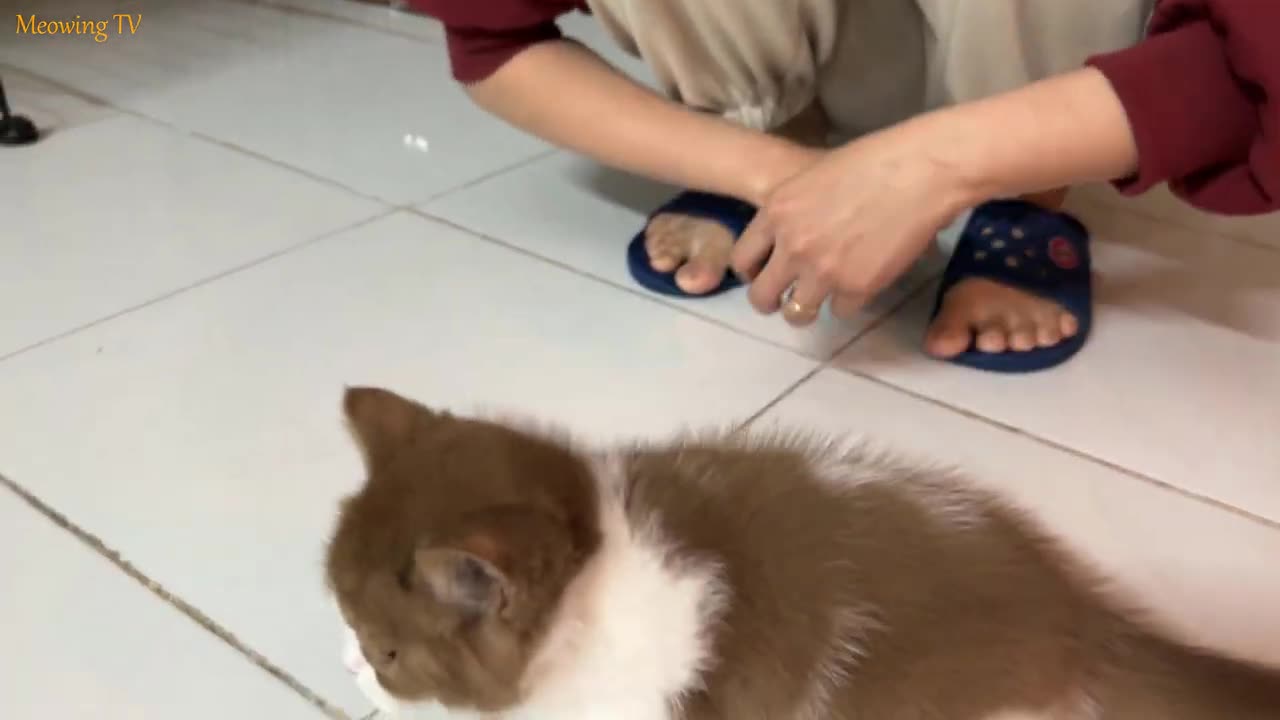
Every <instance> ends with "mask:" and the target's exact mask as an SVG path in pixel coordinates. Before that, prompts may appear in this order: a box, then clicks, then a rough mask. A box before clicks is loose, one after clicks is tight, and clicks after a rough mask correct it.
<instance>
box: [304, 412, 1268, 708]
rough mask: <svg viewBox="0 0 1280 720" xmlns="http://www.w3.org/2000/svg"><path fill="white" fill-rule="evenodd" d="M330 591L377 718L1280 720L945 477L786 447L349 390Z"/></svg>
mask: <svg viewBox="0 0 1280 720" xmlns="http://www.w3.org/2000/svg"><path fill="white" fill-rule="evenodd" d="M346 410H347V415H348V417H349V419H350V421H351V425H352V427H353V430H354V432H355V435H356V437H357V439H358V441H359V443H360V445H361V447H362V449H363V450H364V452H365V458H366V463H367V465H368V469H369V479H368V481H367V483H366V485H365V487H364V489H363V490H362V491H361V492H360V493H358V494H357V495H355V496H353V498H351V499H349V500H348V501H347V502H346V503H345V504H344V507H343V511H342V515H341V517H340V519H339V523H338V527H337V530H336V532H335V534H334V537H333V540H332V542H331V545H330V552H329V559H328V576H329V582H330V586H331V587H332V589H333V591H334V593H335V597H336V599H337V601H338V604H339V606H340V608H341V609H342V612H343V615H344V618H345V619H346V621H347V623H348V625H349V627H350V628H351V631H350V632H351V635H352V637H353V639H354V641H355V642H354V644H353V651H352V658H351V662H350V665H351V666H352V669H353V670H354V671H355V672H357V674H358V676H359V678H360V680H359V681H360V683H361V686H362V688H364V689H365V691H366V693H367V694H369V695H370V697H371V698H372V699H374V701H375V702H376V703H377V704H378V705H379V707H380V708H382V709H384V710H388V711H393V712H394V711H395V710H396V709H397V708H400V707H405V706H410V707H412V706H416V705H419V704H431V703H438V704H440V705H442V706H444V707H446V708H448V709H449V712H450V716H457V717H464V718H466V717H476V718H504V719H517V718H518V719H520V720H524V719H525V718H528V719H529V720H535V719H536V720H548V719H554V720H558V719H560V718H564V719H565V720H572V719H574V718H586V719H595V718H601V719H602V720H603V719H606V718H607V719H616V720H660V719H666V718H672V719H683V720H711V719H713V718H716V719H732V720H739V719H742V720H755V719H759V720H775V719H777V720H811V719H812V720H818V719H820V718H822V719H826V718H830V719H832V720H1211V719H1213V720H1217V719H1220V718H1221V719H1224V720H1225V719H1228V718H1230V719H1232V720H1280V674H1277V673H1276V672H1273V671H1271V670H1268V669H1264V668H1260V667H1255V666H1252V665H1249V664H1246V663H1243V662H1237V661H1234V660H1230V659H1226V658H1222V657H1217V656H1214V655H1212V654H1209V653H1205V652H1200V651H1197V650H1195V649H1192V648H1190V647H1186V646H1184V645H1181V644H1179V643H1177V642H1174V641H1173V640H1170V639H1165V638H1164V637H1163V636H1162V635H1161V634H1160V633H1159V632H1158V631H1157V630H1156V629H1155V628H1154V626H1152V625H1148V624H1147V623H1145V621H1143V620H1142V619H1141V618H1140V617H1139V615H1138V614H1137V613H1135V612H1133V611H1132V610H1130V609H1128V608H1124V607H1122V606H1120V605H1119V604H1117V603H1116V602H1115V601H1113V600H1112V599H1111V598H1110V597H1108V596H1107V595H1105V594H1104V593H1103V592H1102V591H1101V590H1100V589H1099V588H1100V587H1101V585H1100V583H1099V582H1098V581H1097V580H1096V579H1094V578H1093V577H1091V576H1090V575H1089V574H1088V572H1087V571H1085V570H1084V569H1083V568H1081V567H1079V566H1078V565H1077V563H1076V562H1075V561H1074V560H1073V559H1072V558H1071V557H1069V556H1068V555H1067V554H1066V553H1065V552H1063V551H1062V550H1061V549H1060V548H1059V547H1058V545H1057V544H1056V543H1055V542H1054V541H1053V540H1051V539H1050V538H1049V537H1048V536H1047V535H1045V534H1044V533H1042V532H1041V531H1040V530H1039V529H1038V528H1037V527H1036V526H1035V524H1034V523H1033V522H1031V521H1030V520H1029V519H1028V518H1026V517H1024V516H1023V515H1022V514H1021V513H1019V512H1018V511H1017V510H1016V509H1014V508H1013V507H1011V506H1009V505H1007V504H1005V503H1004V502H1002V501H1001V500H999V499H998V498H997V497H995V496H993V495H991V494H989V493H987V492H984V491H982V490H980V489H978V488H976V487H975V486H974V485H972V484H970V483H967V482H965V481H964V480H963V479H960V478H957V477H954V476H951V475H949V474H948V473H945V472H941V471H937V470H932V469H920V468H911V467H907V466H900V465H897V464H894V463H892V462H889V461H887V460H884V459H882V458H878V457H876V456H873V455H870V454H868V453H865V452H862V451H859V450H848V449H841V448H839V447H836V446H833V445H830V444H825V443H821V442H813V441H805V440H801V439H797V438H783V437H771V438H765V437H750V436H739V435H722V436H708V437H706V438H703V439H699V438H689V439H685V440H681V441H679V442H675V443H672V444H670V445H667V446H661V447H649V448H645V447H640V448H621V449H616V450H612V451H604V452H591V451H580V450H577V449H575V448H574V447H573V445H572V444H571V443H568V442H566V441H564V440H561V439H557V438H555V437H554V436H551V435H548V434H545V433H540V432H531V431H527V430H520V429H516V428H514V427H510V426H507V425H503V424H497V423H488V422H481V421H476V420H464V419H458V418H453V417H450V416H448V415H444V414H438V413H434V412H431V411H429V410H427V409H426V408H423V407H421V406H419V405H417V404H415V403H413V402H411V401H409V400H406V399H404V398H401V397H399V396H396V395H394V394H392V393H388V392H386V391H381V390H370V389H356V390H351V391H348V394H347V398H346Z"/></svg>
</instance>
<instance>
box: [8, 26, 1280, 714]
mask: <svg viewBox="0 0 1280 720" xmlns="http://www.w3.org/2000/svg"><path fill="white" fill-rule="evenodd" d="M26 5H27V3H24V2H16V1H15V0H0V11H3V12H2V13H0V14H7V13H11V12H16V11H22V10H23V9H24V7H25V6H26ZM43 5H44V6H48V7H55V6H56V7H57V9H58V12H59V13H63V14H69V15H72V16H73V15H74V14H75V13H77V12H79V13H82V14H86V15H91V14H93V13H95V12H98V9H99V8H100V7H101V6H100V5H99V4H95V3H93V2H91V1H90V0H79V1H78V2H71V1H68V2H50V3H44V4H43ZM45 12H52V10H46V11H45ZM112 12H141V13H142V14H143V17H144V20H143V23H144V24H143V26H142V27H141V29H140V31H139V33H138V34H137V35H135V36H133V37H113V38H111V39H110V40H109V41H108V42H107V43H104V44H101V45H98V44H94V43H93V42H91V41H89V40H88V39H85V38H69V39H67V38H64V39H49V38H27V37H21V36H17V37H8V38H6V39H5V40H4V42H3V43H2V44H0V73H2V74H3V77H4V80H5V82H6V85H7V87H8V89H9V94H10V97H11V101H12V102H13V104H14V105H15V106H16V107H17V108H18V109H20V110H21V111H23V112H25V113H28V114H30V115H31V116H33V117H34V118H35V119H36V120H37V121H38V122H39V123H40V124H41V125H42V126H43V127H44V128H45V129H46V130H48V131H49V135H48V137H47V138H46V139H45V140H44V141H42V142H41V143H39V144H38V145H36V146H34V147H31V148H26V149H7V148H6V149H0V186H2V189H3V192H0V223H3V225H2V227H3V228H4V231H3V233H0V252H3V258H4V262H3V264H0V304H2V306H3V307H4V308H5V311H4V312H0V473H3V476H4V477H5V478H7V479H8V481H10V482H12V483H14V484H15V486H14V487H8V486H7V485H6V486H0V527H3V528H4V530H3V539H4V541H5V542H3V543H0V563H2V565H0V573H2V576H3V577H4V578H5V580H4V582H3V588H4V590H3V591H0V617H3V618H4V620H3V623H4V625H3V626H2V628H0V629H2V631H3V635H2V636H0V637H2V638H3V640H4V641H5V643H4V645H5V646H6V655H7V656H10V657H22V658H24V660H25V662H24V663H22V664H21V665H20V666H19V670H18V672H17V674H16V675H15V674H14V673H13V671H12V670H8V671H6V672H5V673H4V674H5V680H4V681H2V682H0V687H4V688H5V690H4V691H3V692H0V717H5V718H32V717H57V718H64V717H66V718H73V717H95V718H96V717H111V718H117V717H119V718H161V717H164V718H169V717H173V716H174V715H175V714H177V713H183V714H184V715H187V716H196V717H203V716H208V717H219V718H223V717H240V718H248V717H263V718H281V717H295V716H296V717H323V716H324V713H323V711H322V710H321V709H320V707H318V706H319V705H327V706H328V707H329V708H330V709H331V714H334V716H343V715H345V716H347V717H352V718H358V717H362V716H363V715H365V714H367V712H368V710H369V708H368V705H367V704H366V703H365V702H364V701H363V700H362V699H361V698H360V697H359V695H358V694H357V693H356V692H355V690H354V688H353V687H352V685H351V683H350V682H349V681H348V679H347V678H346V677H345V674H344V672H343V671H342V669H341V667H340V664H339V662H338V654H337V632H336V627H335V618H334V616H333V614H332V611H331V610H330V608H329V606H328V603H327V600H326V597H325V595H324V592H323V586H322V579H321V576H320V572H319V564H318V562H319V552H320V550H321V547H322V543H323V541H324V539H325V534H326V532H327V530H328V527H329V523H330V521H331V519H332V515H333V510H334V503H335V501H336V500H337V498H338V497H340V496H341V495H342V494H344V493H345V492H348V491H350V490H351V489H352V488H353V487H354V485H355V483H356V482H358V473H357V462H356V458H355V456H354V454H353V452H352V449H351V447H350V446H349V443H348V441H347V439H346V437H345V435H344V433H343V431H342V428H341V426H340V425H339V422H338V412H337V410H338V409H337V401H338V397H339V393H340V391H341V388H342V386H343V385H344V384H346V383H380V384H385V385H388V386H392V387H395V388H397V389H400V390H403V391H405V392H408V393H410V394H413V395H416V396H418V397H421V398H422V399H424V400H427V401H430V402H432V403H435V404H438V405H444V406H449V407H454V408H458V409H462V410H465V409H467V408H471V407H477V406H491V407H492V406H500V407H508V408H513V409H516V410H523V411H528V412H532V413H536V414H537V415H539V416H542V417H545V418H547V419H550V420H554V421H558V422H562V423H567V424H569V425H570V426H572V427H574V428H575V429H578V430H580V431H583V432H586V433H590V434H592V435H594V436H597V437H601V438H607V437H621V436H632V435H642V436H656V435H663V434H667V433H669V432H671V431H674V430H677V429H679V428H680V427H683V426H704V425H721V424H729V423H735V422H741V421H743V420H746V419H748V418H751V417H753V416H756V415H758V414H760V413H762V412H763V417H761V418H760V419H759V420H758V422H762V423H786V424H790V425H799V426H803V427H806V428H811V429H817V430H825V431H830V432H836V433H853V434H858V435H865V436H866V437H868V438H870V439H871V440H873V441H875V442H877V443H879V444H882V445H886V446H889V447H892V448H898V449H900V450H901V451H903V452H908V453H912V454H914V455H918V456H920V457H922V458H925V459H928V460H930V461H934V462H944V463H948V464H955V465H960V466H962V467H964V468H967V469H968V470H969V471H970V473H971V474H972V475H973V476H975V477H976V478H978V479H979V480H980V481H982V482H985V483H989V484H991V485H993V486H995V487H998V488H1001V489H1002V490H1003V491H1005V492H1007V493H1009V494H1010V495H1011V496H1012V497H1013V498H1015V499H1016V500H1018V501H1020V502H1022V503H1024V504H1026V505H1027V506H1028V507H1030V508H1031V509H1033V510H1034V511H1035V512H1037V513H1039V514H1040V515H1041V516H1042V517H1043V518H1044V519H1045V521H1046V522H1047V523H1048V524H1049V525H1050V526H1051V527H1052V528H1053V529H1055V530H1056V531H1057V532H1059V533H1061V534H1062V535H1063V536H1064V537H1066V538H1068V539H1069V541H1070V542H1071V543H1072V544H1073V545H1074V546H1075V547H1076V548H1077V549H1078V550H1079V552H1081V553H1083V554H1084V555H1085V556H1087V557H1089V558H1090V559H1092V560H1094V561H1095V562H1097V563H1098V564H1099V565H1101V566H1102V567H1103V568H1105V569H1106V570H1107V571H1108V572H1110V573H1111V574H1113V575H1114V576H1115V577H1116V578H1117V580H1118V581H1119V582H1120V583H1121V584H1122V585H1124V586H1125V587H1127V588H1128V589H1129V590H1130V591H1131V592H1132V593H1134V594H1135V595H1137V596H1138V597H1139V598H1140V599H1142V600H1143V601H1144V602H1146V603H1147V604H1149V605H1151V606H1153V607H1154V608H1155V609H1156V610H1157V611H1158V612H1159V613H1160V614H1161V615H1162V616H1163V617H1164V618H1166V619H1167V620H1168V621H1169V622H1170V623H1172V624H1173V625H1174V626H1175V627H1176V628H1178V629H1179V630H1181V631H1183V632H1185V633H1187V634H1188V635H1191V636H1193V637H1195V638H1196V639H1199V640H1201V641H1204V642H1208V643H1210V644H1213V645H1216V646H1220V647H1222V648H1224V649H1227V650H1230V651H1234V652H1237V653H1240V654H1243V655H1247V656H1250V657H1254V658H1258V659H1262V660H1267V661H1274V662H1280V443H1277V442H1275V441H1273V440H1272V436H1273V435H1274V434H1275V433H1277V432H1280V239H1278V238H1280V219H1277V218H1269V219H1267V218H1264V219H1259V220H1251V221H1239V220H1233V221H1223V220H1217V219H1213V218H1208V217H1206V216H1203V215H1199V214H1197V213H1195V212H1193V211H1189V210H1187V209H1185V208H1181V207H1178V206H1177V205H1176V203H1173V202H1171V201H1170V199H1169V198H1167V197H1165V196H1163V195H1161V194H1155V195H1153V197H1152V198H1151V199H1150V200H1145V201H1142V202H1136V203H1135V202H1132V201H1121V200H1119V199H1117V198H1115V197H1113V196H1112V195H1111V194H1110V193H1109V191H1107V190H1105V189H1090V190H1088V191H1086V192H1082V193H1079V194H1078V196H1077V197H1076V198H1075V199H1074V200H1073V203H1074V208H1075V209H1076V211H1077V212H1078V213H1079V214H1080V215H1081V216H1082V217H1083V218H1085V219H1086V221H1087V222H1088V223H1089V225H1090V226H1091V227H1092V228H1093V229H1094V231H1095V234H1096V236H1097V239H1098V251H1097V254H1098V257H1099V265H1100V268H1099V269H1100V271H1101V273H1102V278H1101V286H1100V293H1099V296H1100V297H1099V322H1098V328H1097V334H1096V336H1095V337H1094V338H1093V339H1092V341H1091V343H1090V344H1089V346H1088V348H1087V350H1086V352H1085V353H1084V354H1082V355H1081V356H1080V357H1079V358H1078V360H1076V361H1075V362H1072V363H1070V364H1069V365H1067V366H1065V367H1064V368H1062V369H1060V370H1058V371H1054V372H1051V373H1047V374H1044V375H1039V376H1033V377H1027V378H1009V377H992V376H986V375H982V374H978V373H974V372H968V371H964V370H961V369H958V368H954V367H951V366H948V365H942V364H938V363H934V362H930V361H928V360H925V359H923V358H922V357H920V356H919V354H918V353H917V352H916V343H917V341H918V338H919V335H920V332H921V325H920V323H921V313H922V312H923V311H924V310H926V309H927V303H928V301H929V299H930V294H931V292H932V288H931V287H930V282H931V275H930V274H931V273H933V272H936V267H933V266H928V267H924V268H921V270H920V271H919V272H918V273H917V274H916V275H915V276H913V278H912V279H911V280H909V281H908V282H906V283H904V284H903V286H902V287H900V288H898V289H897V290H895V291H894V293H892V294H891V295H890V296H889V297H887V298H885V299H884V300H883V301H882V302H881V303H879V304H877V305H876V306H875V307H874V308H873V309H872V310H870V311H869V312H868V313H867V314H866V315H865V317H864V318H862V319H860V320H859V321H857V322H854V323H851V324H840V323H837V322H835V321H834V320H831V319H829V318H828V319H826V321H825V322H824V323H823V324H822V325H821V326H820V327H819V328H818V329H816V330H810V331H804V332H798V331H794V330H791V329H789V328H787V327H786V326H785V325H783V324H782V323H781V322H780V321H778V320H776V319H763V318H759V317H756V316H754V315H753V314H752V313H751V312H750V311H749V310H748V308H747V307H746V305H745V302H744V300H743V298H742V297H741V296H740V294H734V295H731V296H727V297H723V298H720V299H716V300H710V301H702V302H672V301H668V300H664V299H658V298H655V297H652V296H649V295H646V294H644V293H643V292H640V291H638V290H637V289H636V288H634V287H632V286H631V284H630V283H629V281H628V278H627V276H626V274H625V270H624V265H623V257H622V248H623V246H624V244H625V243H626V242H627V240H628V239H629V237H630V235H631V234H632V233H633V232H634V231H635V229H636V228H637V227H638V225H639V223H640V222H641V219H642V217H643V215H644V213H645V212H646V211H647V210H648V209H649V208H650V207H652V206H653V205H654V204H655V203H657V202H658V201H659V200H660V199H662V198H663V197H664V194H665V193H667V192H668V189H667V188H661V187H656V186H653V185H649V184H646V183H642V182H638V181H635V180H631V179H627V178H623V177H620V176H618V175H616V174H612V173H608V172H604V171H602V170H600V169H599V168H596V167H593V166H591V165H590V164H588V163H585V162H583V161H581V160H578V159H574V158H570V157H567V156H565V155H563V154H560V153H554V152H552V151H551V149H550V148H548V147H547V146H545V145H543V144H542V143H539V142H536V141H534V140H531V139H529V138H526V137H523V136H521V135H520V134H519V133H516V132H514V131H511V130H508V129H506V128H504V127H502V126H501V125H499V124H498V123H496V122H494V121H492V120H490V119H488V118H486V117H485V116H483V115H482V114H481V113H479V112H478V111H476V110H475V109H473V108H472V107H470V105H469V104H468V103H467V102H466V100H465V99H464V97H463V96H462V94H461V93H460V92H459V91H458V90H457V89H456V88H455V87H454V86H453V85H452V83H451V82H450V81H449V80H448V77H447V75H446V72H447V70H446V65H445V60H444V50H443V46H442V42H441V37H440V33H439V30H438V28H436V27H435V26H434V25H433V24H431V23H429V22H426V21H424V20H421V19H417V18H409V17H404V16H399V15H394V14H390V13H387V12H386V11H383V10H379V9H376V8H370V7H366V6H361V5H353V4H350V3H347V2H345V1H344V0H269V1H266V2H258V3H252V2H229V1H228V2H221V3H202V2H199V1H198V0H187V1H179V0H172V1H170V2H158V1H155V2H145V1H143V0H132V1H128V2H122V3H117V4H115V5H113V9H112ZM572 26H573V27H574V29H575V30H578V31H581V32H582V33H584V34H585V35H586V36H587V39H588V40H589V41H591V42H593V44H596V43H598V41H599V40H600V39H601V36H600V35H599V33H598V32H596V31H595V30H594V29H592V28H591V26H590V25H589V23H583V22H576V23H573V25H572ZM610 54H611V56H612V57H615V58H616V57H618V55H617V54H616V53H615V52H612V51H611V52H610ZM628 66H629V67H634V64H633V63H631V64H629V65H628ZM406 136H407V137H409V138H410V140H412V141H414V142H411V143H409V144H406V143H405V138H406ZM417 138H422V139H424V140H425V141H426V144H427V148H426V150H425V151H423V150H421V149H419V148H418V147H417V143H416V139H417ZM904 301H905V305H904ZM900 305H901V306H902V307H901V308H900V309H898V306H900ZM19 489H20V491H21V493H23V495H19ZM24 500H30V501H31V502H26V501H24ZM46 514H52V515H54V516H57V517H60V518H65V522H66V523H69V524H70V526H71V528H72V529H68V528H67V527H65V526H63V525H61V524H59V523H55V522H51V521H50V519H49V518H48V517H46V516H45V515H46ZM112 553H118V557H119V558H122V559H123V562H124V563H125V564H126V565H127V566H129V567H132V568H136V574H134V575H131V574H129V573H126V572H125V570H124V569H122V567H123V566H122V565H120V564H118V563H116V562H115V561H114V560H112V559H111V558H110V557H108V556H109V555H111V554H112ZM138 574H140V576H142V577H145V578H146V579H147V584H143V583H140V582H139V581H138V579H137V578H138V577H139V575H138ZM148 586H149V587H150V588H152V589H153V590H154V592H150V593H149V592H148V591H147V590H148ZM184 613H186V614H184ZM192 615H196V616H199V617H200V618H202V620H203V621H204V623H212V624H213V625H214V626H216V628H217V632H216V633H215V632H211V631H210V630H209V629H207V627H206V626H205V624H204V623H202V622H197V621H196V620H195V619H192V617H191V616H192ZM15 644H16V646H17V647H16V648H15V647H14V645H15ZM263 666H269V667H270V668H271V669H272V670H273V671H274V672H269V671H268V670H267V669H266V668H264V667H263ZM6 667H8V665H6ZM273 675H274V676H273ZM309 700H310V701H311V702H308V701H309ZM317 701H318V702H317Z"/></svg>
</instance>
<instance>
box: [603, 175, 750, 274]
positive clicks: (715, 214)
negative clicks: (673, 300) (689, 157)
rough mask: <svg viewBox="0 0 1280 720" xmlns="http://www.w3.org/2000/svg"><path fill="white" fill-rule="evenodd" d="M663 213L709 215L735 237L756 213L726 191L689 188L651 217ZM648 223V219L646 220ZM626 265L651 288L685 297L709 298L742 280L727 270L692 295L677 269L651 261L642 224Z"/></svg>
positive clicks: (695, 215) (708, 216) (651, 217)
mask: <svg viewBox="0 0 1280 720" xmlns="http://www.w3.org/2000/svg"><path fill="white" fill-rule="evenodd" d="M661 213H679V214H681V215H689V216H691V217H700V218H707V219H709V220H715V221H717V222H719V223H721V224H722V225H724V226H725V227H726V228H728V229H729V230H730V231H731V232H732V233H733V235H734V237H735V238H737V237H738V236H740V235H742V231H743V230H746V229H747V226H748V225H750V224H751V220H752V218H754V217H755V216H756V209H755V208H754V207H752V206H751V205H750V204H748V203H744V202H742V201H740V200H735V199H733V198H730V197H724V196H723V195H712V194H710V193H703V192H694V191H687V192H682V193H680V194H679V195H677V196H675V197H674V198H672V199H671V200H669V201H668V202H667V203H666V204H665V205H663V206H662V207H660V208H658V209H657V210H655V211H654V212H653V214H652V215H650V216H649V220H652V219H653V218H654V216H656V215H659V214H661ZM645 226H646V227H648V221H646V222H645ZM627 269H628V270H630V271H631V277H633V278H635V280H636V282H638V283H640V285H641V286H643V287H644V288H646V289H648V290H652V291H653V292H656V293H661V294H663V295H672V296H675V297H686V298H706V297H712V296H714V295H719V294H721V293H723V292H726V291H728V290H732V289H734V288H736V287H738V286H739V285H741V284H742V281H741V280H739V279H738V277H737V276H736V275H734V274H733V273H732V272H726V273H725V274H724V279H723V280H721V281H720V285H718V286H717V287H716V288H715V289H713V290H712V291H711V292H709V293H704V294H702V295H690V294H689V293H687V292H685V291H684V290H681V289H680V286H679V285H677V284H676V274H675V272H674V271H673V272H666V273H664V272H658V271H657V270H654V269H653V267H652V266H651V265H650V264H649V251H648V250H646V249H645V246H644V229H643V228H642V229H641V230H640V232H639V233H637V234H636V236H635V238H633V239H632V240H631V244H630V245H629V246H628V247H627Z"/></svg>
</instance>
